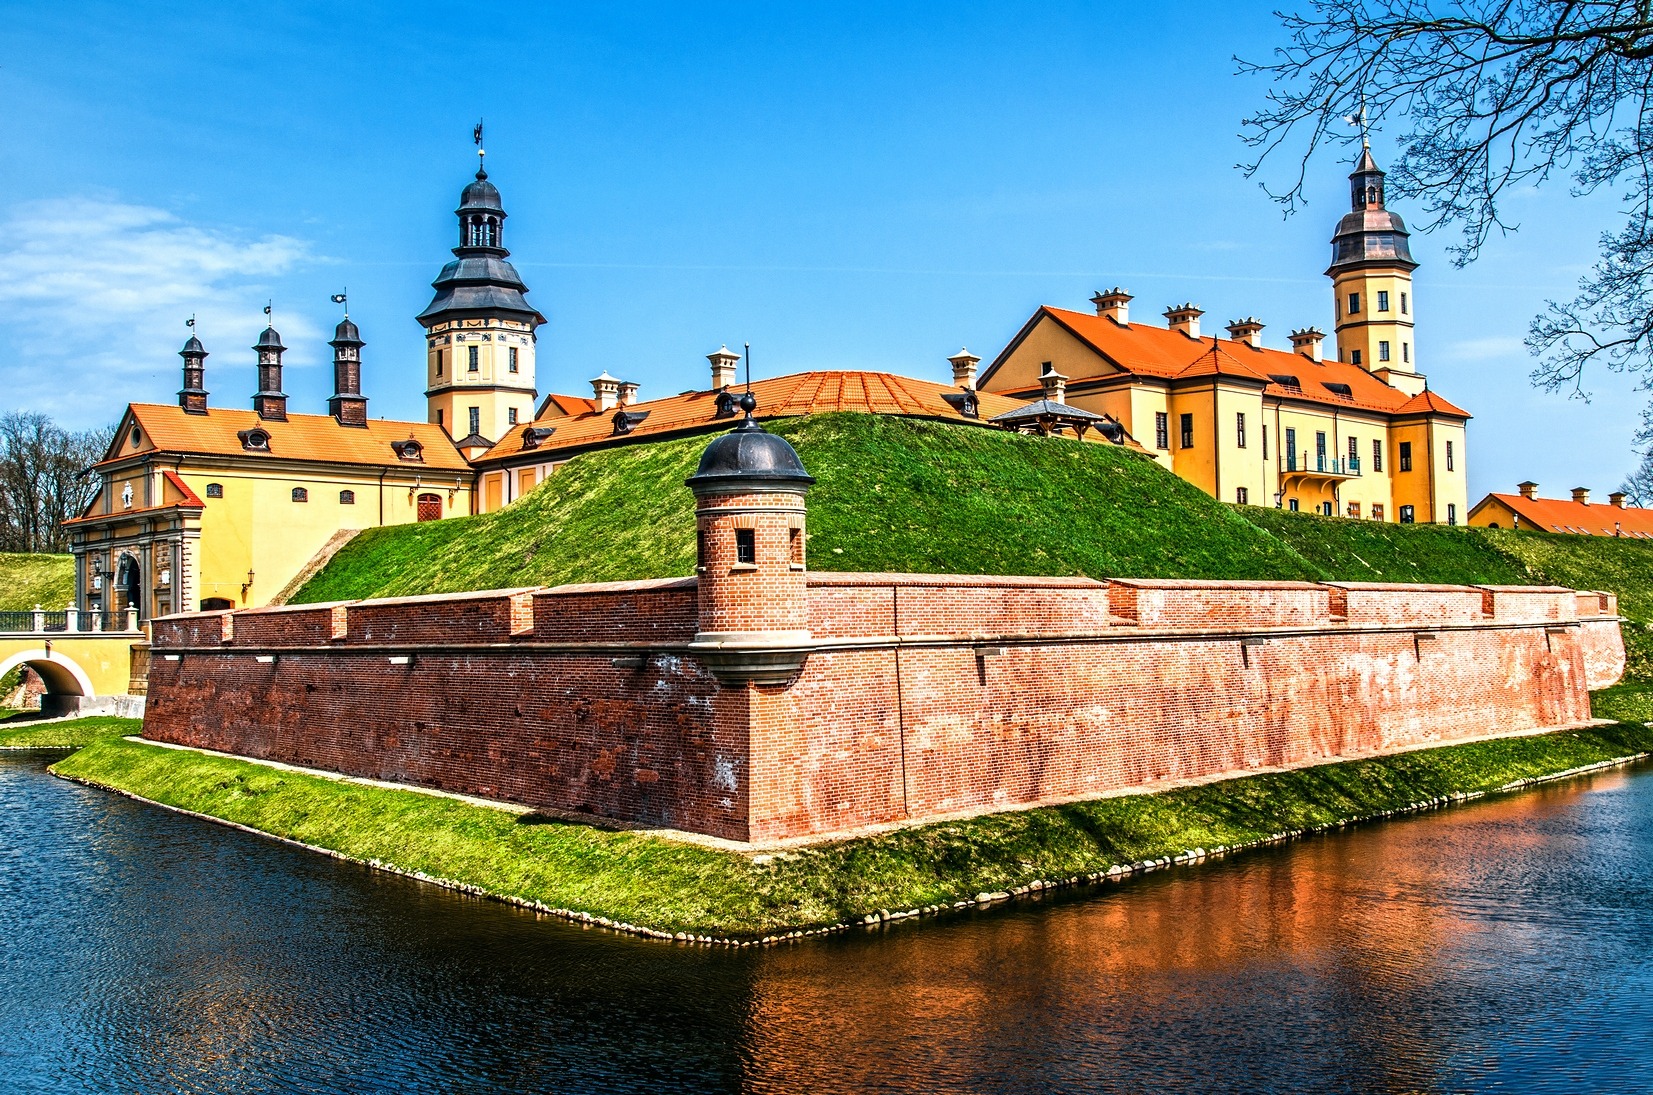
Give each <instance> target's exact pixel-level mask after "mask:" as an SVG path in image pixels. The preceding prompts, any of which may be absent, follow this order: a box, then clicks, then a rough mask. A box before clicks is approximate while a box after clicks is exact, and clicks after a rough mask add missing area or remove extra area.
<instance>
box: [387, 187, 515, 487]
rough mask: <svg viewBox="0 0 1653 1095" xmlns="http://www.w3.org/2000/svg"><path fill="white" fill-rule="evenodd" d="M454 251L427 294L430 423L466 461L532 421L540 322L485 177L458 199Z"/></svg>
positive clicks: (423, 318)
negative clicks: (429, 296)
mask: <svg viewBox="0 0 1653 1095" xmlns="http://www.w3.org/2000/svg"><path fill="white" fill-rule="evenodd" d="M454 213H455V215H456V216H457V217H458V218H459V246H457V247H455V248H454V249H453V253H454V259H453V261H451V262H449V263H448V264H447V265H446V266H444V267H443V268H442V273H441V274H439V275H438V276H437V278H436V280H435V281H434V282H432V283H431V287H432V288H434V289H435V290H436V295H435V296H434V297H433V298H432V299H431V302H430V304H429V305H428V306H427V307H426V308H425V310H424V311H423V312H420V313H419V317H418V318H419V322H420V324H421V325H422V326H423V327H424V328H425V336H426V337H425V342H426V366H425V370H426V376H425V399H426V402H427V406H428V409H429V421H431V422H433V423H435V424H436V425H439V426H441V427H442V428H443V429H444V430H446V431H447V432H448V435H449V436H450V437H452V438H453V439H454V442H455V444H456V445H458V447H459V448H460V450H461V451H463V452H464V453H465V455H466V456H467V457H471V456H476V455H479V454H480V453H482V452H484V451H486V450H487V449H488V448H489V447H490V446H492V445H493V443H494V442H496V441H498V440H499V439H500V438H501V437H503V436H504V435H505V434H507V433H508V432H510V430H511V429H512V427H514V426H516V425H517V424H519V423H521V424H527V423H528V422H531V421H533V418H534V401H535V397H536V395H537V391H536V384H535V377H534V348H535V344H536V341H537V340H536V336H535V331H536V329H537V328H538V327H539V326H540V324H542V323H544V322H545V317H544V316H542V315H541V314H540V313H539V312H538V311H537V310H536V309H535V308H534V306H533V305H531V304H529V303H528V301H527V299H526V298H525V297H524V295H523V294H525V293H526V292H527V291H528V287H527V286H526V285H524V284H523V283H522V278H521V277H519V276H518V275H517V272H516V269H515V267H513V266H512V265H511V263H510V261H509V256H510V254H511V253H510V252H509V251H507V250H506V249H505V207H504V206H503V205H502V204H501V202H500V198H499V188H498V187H496V186H494V184H493V183H491V182H489V181H488V172H487V170H486V169H485V168H484V167H482V166H480V165H479V166H478V167H477V172H476V178H475V179H474V180H472V182H471V183H470V184H469V185H467V186H466V187H465V189H464V191H463V192H461V194H460V196H459V208H458V209H456V210H454Z"/></svg>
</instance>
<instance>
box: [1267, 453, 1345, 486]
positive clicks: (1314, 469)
mask: <svg viewBox="0 0 1653 1095" xmlns="http://www.w3.org/2000/svg"><path fill="white" fill-rule="evenodd" d="M1358 475H1360V457H1358V456H1350V457H1337V456H1323V455H1320V454H1318V453H1315V454H1312V455H1311V454H1310V453H1306V452H1303V453H1294V454H1290V455H1288V456H1286V457H1285V458H1284V459H1282V460H1281V461H1280V482H1281V484H1282V485H1283V484H1284V483H1285V482H1286V481H1287V480H1288V479H1299V480H1304V479H1320V480H1339V481H1341V480H1344V479H1354V478H1355V477H1357V476H1358Z"/></svg>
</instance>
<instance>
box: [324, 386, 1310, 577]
mask: <svg viewBox="0 0 1653 1095" xmlns="http://www.w3.org/2000/svg"><path fill="white" fill-rule="evenodd" d="M769 428H770V429H772V430H773V431H774V432H775V433H778V434H780V435H781V436H783V437H785V438H786V439H787V440H789V441H791V442H792V444H793V445H794V446H795V447H796V448H797V450H798V453H799V455H800V456H801V457H802V458H803V462H804V466H805V467H807V468H808V469H809V471H810V473H811V474H812V475H814V476H815V477H816V479H817V482H816V485H815V486H814V487H813V488H812V489H811V490H810V493H809V530H810V536H809V559H810V566H811V567H813V568H814V569H816V570H842V571H904V572H910V573H932V574H934V573H962V574H1047V575H1069V574H1089V575H1093V576H1098V577H1100V576H1106V575H1112V576H1115V577H1171V578H1196V577H1212V578H1313V577H1318V576H1319V575H1318V573H1317V572H1316V570H1315V568H1314V567H1312V566H1310V565H1309V564H1308V563H1307V562H1305V561H1304V560H1303V559H1302V558H1301V557H1300V556H1299V555H1298V554H1297V553H1296V552H1295V551H1293V550H1292V549H1291V548H1290V547H1288V546H1286V545H1285V544H1283V543H1282V542H1281V541H1280V540H1278V539H1277V538H1275V537H1274V536H1271V535H1269V534H1268V533H1266V532H1264V531H1262V530H1261V529H1259V528H1258V527H1257V526H1256V525H1253V524H1252V523H1251V522H1249V521H1247V520H1246V519H1245V518H1244V517H1242V516H1241V515H1240V514H1239V513H1238V512H1236V511H1235V510H1234V509H1233V508H1232V507H1230V506H1225V505H1221V504H1219V503H1218V502H1216V501H1215V500H1214V499H1212V498H1210V497H1209V496H1207V495H1206V494H1204V493H1203V492H1202V491H1200V490H1198V489H1196V488H1195V487H1193V486H1191V485H1190V484H1188V483H1187V482H1185V481H1183V480H1182V479H1179V478H1177V477H1176V476H1174V475H1171V474H1170V473H1168V472H1166V471H1164V470H1163V469H1161V468H1160V467H1159V466H1158V465H1156V464H1155V463H1153V462H1152V461H1151V460H1149V459H1147V458H1145V457H1142V456H1139V455H1136V454H1134V453H1131V452H1127V451H1125V450H1123V449H1118V448H1115V447H1113V446H1111V445H1077V444H1070V443H1056V444H1052V443H1050V442H1047V441H1041V440H1038V439H1036V438H1030V437H1022V436H1018V435H1016V434H1010V433H1003V432H1000V431H998V430H986V429H981V428H980V427H971V426H957V425H950V424H946V423H939V422H922V421H915V420H912V419H905V418H891V417H886V416H880V415H866V414H820V415H811V416H809V417H807V418H799V419H790V420H786V421H781V422H775V423H771V424H769ZM709 440H710V438H709V436H707V435H700V436H695V437H687V438H682V439H679V440H676V441H663V442H658V443H655V444H649V445H632V446H626V447H622V448H615V449H606V450H602V451H598V452H592V453H588V454H586V455H584V456H579V457H576V458H574V459H573V460H571V461H569V462H568V463H567V464H566V465H564V466H563V467H562V468H560V469H559V470H558V471H557V474H556V475H553V476H551V477H550V478H549V479H547V480H546V481H545V482H544V483H543V484H541V485H540V486H538V487H536V488H535V489H534V490H532V491H530V492H529V493H528V494H527V495H526V496H525V497H523V498H522V499H521V500H520V501H518V502H516V503H515V504H513V505H511V506H510V507H508V508H506V509H504V510H500V511H498V512H496V513H491V514H486V515H484V516H481V517H470V518H460V519H457V520H449V521H433V522H427V523H425V524H417V525H400V526H397V527H394V528H384V529H369V530H367V531H365V532H363V533H362V534H361V535H360V536H358V537H356V538H355V539H354V540H353V541H351V542H350V543H349V544H347V545H346V546H345V547H344V548H343V550H341V551H340V552H339V553H338V554H337V555H336V556H334V558H333V560H332V561H331V562H330V563H328V565H327V566H326V567H324V568H323V569H322V570H321V571H320V572H318V573H317V574H316V576H315V577H314V578H312V579H311V580H310V581H309V582H308V583H306V584H305V586H304V587H303V588H302V589H301V590H300V591H299V592H298V593H297V594H296V595H295V596H294V597H293V599H292V600H293V603H295V604H296V603H300V602H316V601H329V600H347V599H355V598H365V597H392V596H401V595H406V594H414V593H448V592H456V591H459V590H469V589H493V588H501V587H506V586H525V585H557V584H560V583H564V582H602V581H623V580H628V579H639V578H660V577H666V576H670V575H682V574H689V573H690V572H691V571H692V570H693V567H694V499H693V496H692V495H691V494H690V493H689V489H688V488H687V487H686V486H684V485H683V480H684V479H686V478H688V476H689V475H691V474H693V472H694V469H695V465H696V463H697V462H698V461H699V459H700V453H701V451H702V450H704V449H705V447H706V445H707V442H708V441H709Z"/></svg>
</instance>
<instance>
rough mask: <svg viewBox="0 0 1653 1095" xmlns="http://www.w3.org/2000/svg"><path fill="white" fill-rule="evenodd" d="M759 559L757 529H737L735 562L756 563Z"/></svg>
mask: <svg viewBox="0 0 1653 1095" xmlns="http://www.w3.org/2000/svg"><path fill="white" fill-rule="evenodd" d="M757 561H758V533H757V530H756V529H749V528H738V529H736V530H735V562H737V563H756V562H757Z"/></svg>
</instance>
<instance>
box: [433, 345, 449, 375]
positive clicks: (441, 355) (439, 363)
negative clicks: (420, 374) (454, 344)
mask: <svg viewBox="0 0 1653 1095" xmlns="http://www.w3.org/2000/svg"><path fill="white" fill-rule="evenodd" d="M447 364H448V351H446V350H438V351H436V375H437V376H441V375H442V370H443V368H444V367H445V366H446V365H447Z"/></svg>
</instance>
